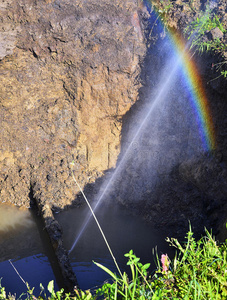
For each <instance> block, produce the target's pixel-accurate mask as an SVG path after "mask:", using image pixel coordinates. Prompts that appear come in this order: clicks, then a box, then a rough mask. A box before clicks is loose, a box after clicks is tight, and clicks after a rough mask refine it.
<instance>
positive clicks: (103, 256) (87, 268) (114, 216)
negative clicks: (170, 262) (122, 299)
mask: <svg viewBox="0 0 227 300" xmlns="http://www.w3.org/2000/svg"><path fill="white" fill-rule="evenodd" d="M88 213H89V211H88V208H87V207H86V206H83V207H82V208H74V209H71V210H69V211H65V212H63V213H61V214H58V215H57V216H56V218H57V219H58V221H59V223H60V224H61V225H62V227H63V232H64V245H65V247H66V249H67V250H69V249H70V248H71V246H72V244H73V243H74V240H75V238H76V237H77V235H78V234H79V233H80V230H81V226H82V225H83V223H84V221H85V220H86V218H87V215H88ZM96 215H97V218H98V220H99V222H100V225H101V227H102V229H103V231H104V233H105V235H106V238H107V240H108V242H109V244H110V246H111V249H112V251H113V253H114V256H115V258H116V260H117V262H118V264H119V265H120V268H121V269H122V271H124V270H126V271H129V270H127V269H126V263H127V259H126V258H125V257H124V254H125V253H128V252H129V251H130V250H131V249H132V250H133V251H134V252H135V254H136V255H137V256H138V257H140V258H141V262H142V263H147V262H150V263H151V264H152V266H151V271H153V270H155V268H156V266H155V263H154V255H153V249H154V248H155V247H156V246H158V253H159V254H160V253H166V252H168V253H169V254H171V253H172V252H173V251H172V250H171V249H170V248H169V246H168V244H167V243H166V242H165V238H166V236H165V233H164V232H162V233H161V232H159V231H157V230H154V228H152V227H151V226H149V224H147V223H145V222H144V221H143V220H142V219H140V218H139V217H138V216H137V217H135V216H133V215H131V214H130V213H128V212H127V211H126V210H125V209H123V208H122V207H119V206H117V205H115V206H105V205H104V206H103V207H99V209H98V211H96ZM170 252H171V253H170ZM70 259H71V264H72V267H73V270H74V272H75V274H76V276H77V279H78V283H79V286H80V288H82V289H88V288H89V289H90V288H94V287H96V286H99V285H101V284H102V283H103V281H104V280H106V279H108V277H109V275H107V274H106V273H105V272H104V271H102V270H101V269H100V268H98V267H97V266H96V265H95V264H94V263H93V261H95V262H99V263H101V264H103V265H105V266H106V267H108V268H110V269H111V270H113V271H116V268H115V266H114V263H113V260H112V258H111V256H110V254H109V251H108V249H107V246H106V244H105V243H104V241H103V238H102V236H101V234H100V232H99V230H98V227H97V225H96V223H95V221H94V220H93V218H91V221H90V222H89V225H88V226H87V227H86V229H85V230H84V233H83V235H82V236H81V238H80V239H79V241H78V243H77V244H76V246H75V248H74V249H73V251H72V252H71V253H70Z"/></svg>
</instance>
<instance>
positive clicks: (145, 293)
mask: <svg viewBox="0 0 227 300" xmlns="http://www.w3.org/2000/svg"><path fill="white" fill-rule="evenodd" d="M125 256H126V257H128V263H127V265H129V266H130V269H131V278H132V279H131V280H130V279H129V277H128V275H127V274H126V273H125V272H124V273H123V275H122V276H121V277H118V276H117V275H116V274H114V273H113V272H112V271H110V270H109V269H108V268H106V267H105V266H103V265H101V264H98V263H95V264H96V265H97V266H98V267H100V268H101V269H103V270H104V271H105V272H107V273H108V274H109V275H110V276H111V277H112V279H113V280H114V282H113V283H105V284H104V285H103V286H102V287H101V288H99V289H98V290H97V291H96V293H97V295H98V296H103V297H105V298H104V299H140V300H145V299H152V298H151V297H152V294H153V291H152V289H151V287H150V284H149V283H148V281H147V275H148V273H147V269H148V268H149V267H150V263H147V264H145V265H143V264H142V263H141V262H140V258H138V257H137V256H136V255H135V254H134V253H133V251H132V250H130V251H129V253H127V254H125ZM106 297H108V298H106Z"/></svg>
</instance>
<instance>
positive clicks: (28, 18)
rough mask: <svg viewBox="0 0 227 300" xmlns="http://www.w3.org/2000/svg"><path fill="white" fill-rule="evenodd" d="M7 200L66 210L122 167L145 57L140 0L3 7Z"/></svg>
mask: <svg viewBox="0 0 227 300" xmlns="http://www.w3.org/2000/svg"><path fill="white" fill-rule="evenodd" d="M0 12H1V17H0V39H1V44H0V76H1V78H0V91H1V93H0V199H1V201H2V202H11V203H13V204H16V205H18V206H26V207H29V206H30V201H31V199H32V198H33V197H35V198H36V199H39V200H40V201H41V202H42V205H47V204H48V205H49V206H50V207H59V208H63V207H65V206H66V205H68V204H71V203H72V202H73V200H74V199H75V195H76V194H77V192H78V190H77V187H76V186H75V184H74V182H73V181H72V176H71V170H70V163H71V162H72V161H74V163H75V165H74V170H75V176H76V178H77V180H78V182H79V184H80V185H81V187H82V188H83V187H84V186H85V185H86V184H87V183H90V182H94V181H95V179H96V178H97V177H99V176H101V175H102V174H103V172H104V171H105V170H107V169H109V168H111V167H114V166H115V164H116V159H117V156H118V154H119V151H120V141H121V127H122V122H121V119H122V116H123V115H124V114H125V113H126V112H127V111H128V110H129V108H130V107H131V105H132V104H133V103H134V102H135V101H136V100H137V97H138V89H139V87H140V82H139V79H138V78H139V74H140V63H141V62H142V60H143V56H144V54H145V42H144V39H143V36H142V31H141V27H140V19H139V14H138V12H139V8H138V6H137V1H135V0H127V1H119V0H114V1H113V0H111V1H109V0H100V1H95V0H88V1H85V0H84V1H82V0H66V1H65V0H64V1H63V0H55V1H52V0H40V1H35V0H20V1H15V0H5V1H2V2H1V4H0Z"/></svg>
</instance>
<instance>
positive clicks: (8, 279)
mask: <svg viewBox="0 0 227 300" xmlns="http://www.w3.org/2000/svg"><path fill="white" fill-rule="evenodd" d="M37 225H38V224H37V222H36V218H35V216H34V215H33V214H32V213H31V212H30V211H25V210H20V209H18V208H16V207H11V206H6V205H3V204H1V206H0V278H2V279H1V285H2V286H4V287H5V288H6V292H7V293H9V292H10V293H11V294H15V293H16V295H17V297H19V296H20V295H21V294H22V293H24V292H26V290H27V289H26V285H25V284H24V282H23V281H22V280H21V278H20V277H19V275H18V274H17V273H16V271H15V270H14V268H13V266H12V265H11V264H10V262H9V260H11V261H12V263H13V265H14V266H15V268H16V269H17V271H18V273H19V274H20V276H21V277H22V278H23V280H24V281H25V282H27V283H28V284H29V286H30V287H35V289H34V294H35V295H36V296H38V295H39V293H40V283H42V284H43V286H44V287H45V288H46V287H47V285H48V282H49V281H51V280H52V279H55V276H54V273H53V270H52V266H51V262H50V261H51V260H50V259H49V258H48V257H50V255H49V251H46V248H45V246H44V243H43V242H44V239H45V237H44V236H43V237H42V236H40V229H41V230H42V231H43V228H38V226H37ZM41 238H42V239H41ZM55 286H56V288H57V283H56V280H55Z"/></svg>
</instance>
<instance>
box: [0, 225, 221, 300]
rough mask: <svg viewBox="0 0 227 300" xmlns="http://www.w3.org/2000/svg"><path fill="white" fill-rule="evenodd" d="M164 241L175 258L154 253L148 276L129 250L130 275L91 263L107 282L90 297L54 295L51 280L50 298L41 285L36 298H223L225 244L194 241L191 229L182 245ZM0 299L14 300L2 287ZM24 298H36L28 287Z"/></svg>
mask: <svg viewBox="0 0 227 300" xmlns="http://www.w3.org/2000/svg"><path fill="white" fill-rule="evenodd" d="M167 242H168V243H169V244H170V245H171V246H172V247H175V248H176V255H175V257H174V258H173V259H172V260H170V258H169V257H168V255H162V257H161V259H160V258H159V257H158V256H157V254H156V255H155V261H156V265H157V269H156V271H155V273H154V274H150V275H149V273H148V270H149V267H150V263H146V264H142V263H141V262H140V259H139V258H138V257H137V256H136V255H135V254H134V253H133V251H132V250H130V251H129V253H127V254H125V256H126V257H127V258H128V263H127V265H129V267H130V270H131V271H130V273H131V274H130V276H129V275H128V274H126V273H125V272H124V273H123V274H122V275H119V274H115V273H113V272H112V271H111V270H109V269H108V268H106V267H105V266H103V265H100V264H98V263H95V264H96V265H97V266H99V267H100V268H102V269H103V270H104V271H106V272H107V274H108V275H109V276H110V280H109V282H106V283H104V284H103V285H102V286H101V287H100V288H99V289H97V290H96V291H95V292H94V293H93V294H92V293H91V292H90V291H89V290H88V291H81V290H75V291H74V294H70V293H68V294H64V291H63V289H62V290H61V291H58V292H55V291H54V286H53V281H51V282H50V283H49V285H48V291H49V292H50V294H51V296H49V297H47V296H46V294H45V291H44V288H43V287H42V285H41V291H42V292H41V295H40V296H39V299H47V298H48V299H53V300H54V299H59V300H60V299H63V298H64V299H75V300H76V299H77V300H89V299H109V300H111V299H125V300H127V299H130V300H131V299H138V300H149V299H151V300H158V299H160V300H161V299H163V300H165V299H173V300H176V299H185V300H189V299H193V300H199V299H201V300H202V299H211V300H214V299H215V300H219V299H220V300H223V299H227V242H224V243H221V244H218V243H217V242H216V241H215V239H214V237H212V235H211V234H210V233H209V232H208V231H206V235H205V236H204V237H202V238H201V239H200V240H198V241H196V240H195V238H194V237H193V233H192V231H191V229H190V230H189V232H188V233H187V235H186V239H185V242H183V243H180V242H179V241H178V240H177V239H174V238H171V239H169V238H167ZM27 286H28V285H27ZM0 299H15V297H14V298H12V296H11V295H6V292H5V289H4V287H1V288H0ZM26 299H36V298H35V296H34V295H33V289H30V288H29V286H28V292H27V294H26Z"/></svg>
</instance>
